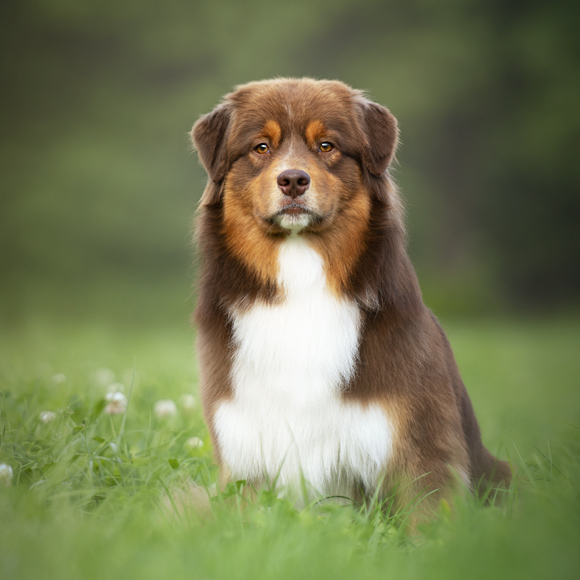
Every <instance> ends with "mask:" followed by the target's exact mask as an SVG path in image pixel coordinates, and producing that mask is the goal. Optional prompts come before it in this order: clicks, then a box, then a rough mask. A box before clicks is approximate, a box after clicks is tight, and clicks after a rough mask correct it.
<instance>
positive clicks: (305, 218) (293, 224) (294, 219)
mask: <svg viewBox="0 0 580 580" xmlns="http://www.w3.org/2000/svg"><path fill="white" fill-rule="evenodd" d="M261 219H262V221H264V222H265V223H266V224H268V226H269V227H274V228H276V229H278V228H279V229H280V230H282V231H300V230H303V229H305V228H312V227H314V226H316V225H317V224H319V223H321V222H322V221H324V216H322V215H320V214H319V213H317V212H315V211H313V210H311V209H310V208H308V207H306V206H305V205H303V204H301V203H297V202H292V203H289V204H288V205H286V206H284V207H282V208H281V209H279V210H278V211H277V212H276V213H274V214H272V215H270V216H268V217H262V218H261Z"/></svg>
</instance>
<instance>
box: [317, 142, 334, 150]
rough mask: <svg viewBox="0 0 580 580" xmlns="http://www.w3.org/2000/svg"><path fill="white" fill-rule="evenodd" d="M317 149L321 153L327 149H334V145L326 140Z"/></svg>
mask: <svg viewBox="0 0 580 580" xmlns="http://www.w3.org/2000/svg"><path fill="white" fill-rule="evenodd" d="M318 149H319V150H320V151H322V152H323V153H328V152H329V151H332V150H333V149H334V145H333V144H332V143H329V142H328V141H323V142H322V143H321V144H320V146H319V147H318Z"/></svg>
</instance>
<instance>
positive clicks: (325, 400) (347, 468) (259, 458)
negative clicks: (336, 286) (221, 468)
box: [215, 237, 393, 494]
mask: <svg viewBox="0 0 580 580" xmlns="http://www.w3.org/2000/svg"><path fill="white" fill-rule="evenodd" d="M279 266H280V272H279V278H278V282H279V284H280V285H281V286H282V287H283V289H284V299H283V301H281V303H279V304H275V305H267V304H264V303H256V304H255V305H253V306H252V307H251V308H250V309H249V310H245V311H243V312H232V320H233V327H234V341H235V345H236V352H235V356H234V361H233V368H232V383H233V389H234V396H233V399H231V400H228V401H225V402H222V403H220V405H219V406H218V408H217V411H216V414H215V428H216V433H217V438H218V442H219V446H220V450H221V455H222V457H223V460H224V461H225V463H226V464H227V465H228V467H229V469H230V471H231V474H232V477H233V478H235V479H249V480H253V481H269V482H274V481H275V480H276V481H277V483H278V484H279V485H282V486H286V487H291V488H296V487H297V486H299V485H300V483H301V481H302V479H304V480H305V481H306V482H307V483H308V484H310V485H311V486H312V487H313V488H314V490H315V491H316V492H317V493H320V494H341V493H342V494H346V493H349V491H350V490H352V488H353V486H355V485H357V484H359V483H362V484H363V485H364V486H365V487H366V488H367V489H368V490H372V489H373V488H374V487H375V486H376V484H377V482H378V480H379V478H380V476H381V473H382V471H383V470H384V468H385V466H386V463H387V461H388V458H389V455H390V452H391V446H392V436H393V433H392V427H391V422H390V421H389V419H388V418H387V415H386V412H385V410H384V409H382V408H380V407H379V406H374V405H369V406H366V407H363V406H362V405H359V404H358V403H352V402H344V401H343V400H342V398H341V389H342V388H343V387H344V385H345V384H346V383H347V382H348V381H349V379H350V378H351V376H352V375H353V373H354V371H355V365H356V361H357V351H358V343H359V330H360V312H359V310H358V307H357V306H356V304H354V303H353V302H351V301H348V300H345V299H339V298H337V297H336V296H334V295H333V294H332V293H331V292H330V291H329V289H328V287H327V285H326V278H325V275H324V270H323V263H322V259H321V258H320V256H319V255H318V254H317V253H316V252H315V251H314V250H313V249H312V248H311V247H310V246H309V245H308V244H307V243H306V242H305V240H304V239H302V238H298V237H291V238H289V239H288V240H287V241H285V242H284V243H283V244H282V245H281V248H280V253H279Z"/></svg>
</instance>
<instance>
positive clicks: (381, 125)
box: [362, 100, 399, 177]
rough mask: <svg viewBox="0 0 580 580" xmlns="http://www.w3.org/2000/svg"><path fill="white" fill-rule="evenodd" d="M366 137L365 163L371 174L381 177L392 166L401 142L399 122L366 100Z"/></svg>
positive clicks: (364, 110) (385, 109) (387, 112)
mask: <svg viewBox="0 0 580 580" xmlns="http://www.w3.org/2000/svg"><path fill="white" fill-rule="evenodd" d="M362 109H363V118H364V131H365V136H366V144H365V150H364V153H363V162H364V164H365V165H366V167H367V169H368V170H369V172H370V173H371V174H372V175H374V176H376V177H379V176H381V175H382V174H383V173H384V172H385V171H386V169H387V167H388V166H389V165H390V163H391V161H392V160H393V157H394V156H395V151H396V149H397V144H398V141H399V130H398V129H397V120H396V119H395V117H393V115H391V113H390V112H389V110H388V109H387V108H385V107H383V106H381V105H377V104H376V103H373V102H371V101H367V100H365V101H364V102H363V103H362Z"/></svg>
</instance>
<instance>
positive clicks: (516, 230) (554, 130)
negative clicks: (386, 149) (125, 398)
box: [0, 0, 580, 324]
mask: <svg viewBox="0 0 580 580" xmlns="http://www.w3.org/2000/svg"><path fill="white" fill-rule="evenodd" d="M579 7H580V4H578V3H573V2H566V1H564V0H557V1H554V2H550V3H547V2H540V1H529V2H509V3H508V2H500V1H499V0H491V1H483V0H437V1H435V0H404V1H403V0H392V1H388V2H385V1H380V0H358V1H356V2H355V1H354V0H334V1H332V2H325V1H312V0H295V1H293V2H278V3H272V2H265V1H262V0H249V1H241V0H225V1H219V2H217V1H216V2H183V1H181V2H178V1H176V0H168V1H166V2H163V3H161V2H159V3H153V2H142V1H139V2H138V1H134V0H123V1H122V2H111V1H103V0H102V1H100V2H85V1H80V2H79V1H71V0H50V1H46V0H44V1H40V0H20V1H19V2H13V3H4V4H3V6H2V8H1V9H0V10H1V14H0V42H1V43H2V51H1V56H0V58H1V63H0V79H1V80H0V84H1V87H2V90H1V93H0V99H1V107H0V117H1V127H2V134H1V137H0V164H1V175H2V190H1V202H0V203H1V205H0V262H1V263H0V271H1V288H0V290H1V293H2V295H1V297H0V298H1V306H0V314H1V319H0V321H1V322H4V323H8V324H11V323H16V324H18V323H20V322H21V321H23V320H24V319H26V318H27V317H30V316H39V315H42V316H50V317H55V316H56V317H58V318H59V319H64V318H71V319H72V320H77V319H79V317H94V316H97V317H100V318H102V319H110V320H114V321H124V322H126V323H131V324H145V323H149V322H150V321H151V320H165V321H180V323H181V322H183V321H184V320H186V319H187V316H188V312H189V311H190V310H191V309H192V307H193V298H192V296H191V294H192V292H191V287H192V281H193V278H194V277H195V264H194V260H193V249H192V245H191V220H192V217H193V215H194V212H195V208H196V204H197V201H198V199H199V197H200V195H201V192H202V190H203V185H204V181H205V176H204V174H203V172H202V170H201V168H200V166H199V164H198V162H197V159H196V157H195V155H194V154H193V152H192V151H191V147H190V144H189V140H188V135H187V133H188V131H189V129H190V128H191V126H192V124H193V122H194V121H195V120H196V119H197V118H198V117H199V115H201V114H203V113H205V112H207V111H209V110H211V108H212V107H213V106H214V105H215V104H216V103H217V102H218V101H219V99H220V97H221V96H222V95H223V94H224V93H225V92H227V91H229V90H231V89H232V88H233V87H234V86H235V85H236V84H238V83H244V82H247V81H250V80H256V79H262V78H267V77H272V76H303V75H306V76H314V77H317V78H338V79H341V80H343V81H345V82H347V83H349V84H351V85H353V86H355V87H357V88H362V89H365V90H367V91H368V93H369V95H370V97H371V98H373V99H374V100H376V101H378V102H381V103H383V104H385V105H387V106H388V107H389V108H390V109H391V110H392V112H393V113H394V114H395V116H396V117H397V118H398V120H399V123H400V128H401V132H402V133H401V135H402V144H401V147H400V149H399V153H398V162H397V164H396V167H395V176H396V179H397V181H398V182H399V184H400V186H401V188H402V191H403V194H404V197H405V200H406V204H407V209H408V222H409V232H410V251H411V255H412V258H413V261H414V263H415V265H416V266H417V269H418V271H419V275H420V279H421V283H422V287H423V289H424V293H425V299H426V302H427V303H428V304H429V305H431V306H432V307H434V308H435V310H436V312H437V313H439V314H462V315H463V314H482V313H489V312H502V311H506V310H509V309H515V308H518V309H519V308H527V309H528V310H534V311H535V310H537V309H543V310H545V309H554V308H557V309H562V308H568V307H573V308H575V307H576V305H577V303H578V298H579V297H580V269H579V268H578V264H579V263H580V228H579V227H578V216H579V215H580V211H579V210H580V195H579V191H580V187H579V186H580V163H578V160H577V157H578V153H579V147H578V138H579V137H580V107H579V106H578V103H579V102H580V76H579V74H578V70H579V64H580V35H579V34H578V30H577V23H578V22H579V21H580V9H579Z"/></svg>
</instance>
